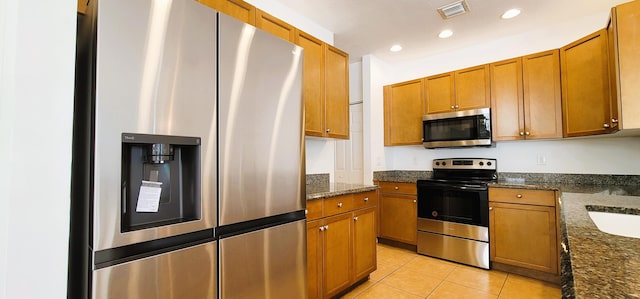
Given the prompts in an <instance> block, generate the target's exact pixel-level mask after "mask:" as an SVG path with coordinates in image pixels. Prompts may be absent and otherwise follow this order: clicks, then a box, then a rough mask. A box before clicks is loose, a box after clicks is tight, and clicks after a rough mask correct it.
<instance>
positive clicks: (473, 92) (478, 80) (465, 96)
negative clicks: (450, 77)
mask: <svg viewBox="0 0 640 299" xmlns="http://www.w3.org/2000/svg"><path fill="white" fill-rule="evenodd" d="M454 81H455V90H456V104H455V109H456V110H467V109H477V108H486V107H489V105H490V103H491V85H490V82H489V65H488V64H486V65H480V66H475V67H471V68H467V69H463V70H459V71H455V80H454Z"/></svg>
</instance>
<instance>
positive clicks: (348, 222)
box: [307, 191, 378, 298]
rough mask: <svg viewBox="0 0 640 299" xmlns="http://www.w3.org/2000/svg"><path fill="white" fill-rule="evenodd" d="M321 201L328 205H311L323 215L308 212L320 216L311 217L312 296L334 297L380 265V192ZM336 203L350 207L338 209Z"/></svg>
mask: <svg viewBox="0 0 640 299" xmlns="http://www.w3.org/2000/svg"><path fill="white" fill-rule="evenodd" d="M321 201H322V204H323V206H324V207H317V202H316V203H314V205H315V206H314V207H312V206H311V205H309V204H308V205H307V208H308V209H310V208H313V209H316V210H317V209H319V210H321V211H322V212H321V213H320V215H319V216H317V215H318V214H317V212H316V211H311V210H309V211H308V214H307V216H308V217H309V215H316V216H317V217H316V218H315V220H314V218H312V219H309V218H308V219H309V220H307V280H308V297H309V298H331V297H333V296H335V295H337V294H339V293H340V292H342V291H344V290H345V289H347V288H348V287H350V286H351V285H353V284H354V283H356V282H358V281H360V280H362V279H364V278H366V277H367V276H368V275H369V274H370V273H371V272H373V271H375V270H376V267H377V259H376V223H377V221H376V219H377V214H376V210H377V203H378V194H377V191H372V192H366V193H361V194H356V195H354V196H351V195H348V196H338V197H333V198H328V199H325V200H321ZM350 201H351V202H353V203H354V204H353V205H350V204H349V202H350ZM336 204H339V205H340V208H345V209H346V210H342V211H340V212H339V213H338V212H336V211H337V210H336V209H335V206H336ZM348 207H350V208H348ZM336 213H338V214H336ZM323 215H325V216H326V217H322V216H323Z"/></svg>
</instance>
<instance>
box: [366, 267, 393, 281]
mask: <svg viewBox="0 0 640 299" xmlns="http://www.w3.org/2000/svg"><path fill="white" fill-rule="evenodd" d="M398 269H400V265H387V264H380V263H378V268H377V269H376V270H375V271H373V272H372V273H371V274H369V280H371V281H374V282H376V281H380V280H381V279H383V278H385V277H387V276H388V275H389V274H391V273H393V272H394V271H396V270H398Z"/></svg>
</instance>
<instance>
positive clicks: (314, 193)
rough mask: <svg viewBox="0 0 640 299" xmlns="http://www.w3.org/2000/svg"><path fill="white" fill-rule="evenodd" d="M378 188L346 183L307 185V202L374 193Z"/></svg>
mask: <svg viewBox="0 0 640 299" xmlns="http://www.w3.org/2000/svg"><path fill="white" fill-rule="evenodd" d="M378 188H380V187H378V186H372V185H357V184H346V183H329V184H310V185H307V200H315V199H322V198H329V197H334V196H340V195H346V194H353V193H361V192H367V191H373V190H377V189H378Z"/></svg>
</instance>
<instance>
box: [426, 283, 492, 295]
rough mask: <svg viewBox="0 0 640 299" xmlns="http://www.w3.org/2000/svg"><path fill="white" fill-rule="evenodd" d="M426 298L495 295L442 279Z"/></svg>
mask: <svg viewBox="0 0 640 299" xmlns="http://www.w3.org/2000/svg"><path fill="white" fill-rule="evenodd" d="M427 298H428V299H438V298H443V299H467V298H468V299H485V298H487V299H495V298H498V296H497V295H492V294H489V293H485V292H482V291H480V290H476V289H473V288H469V287H465V286H462V285H458V284H455V283H452V282H448V281H443V282H442V283H441V284H440V285H439V286H438V287H437V288H436V289H435V290H434V291H433V293H431V295H429V297H427Z"/></svg>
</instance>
